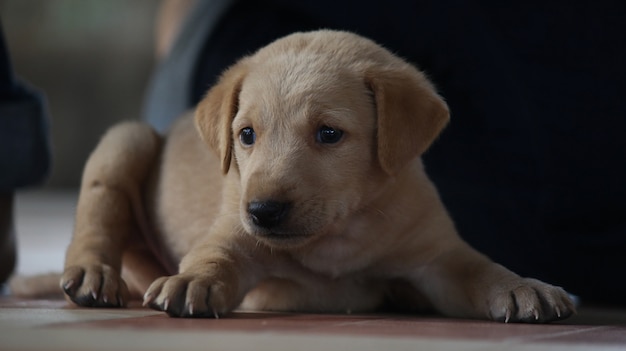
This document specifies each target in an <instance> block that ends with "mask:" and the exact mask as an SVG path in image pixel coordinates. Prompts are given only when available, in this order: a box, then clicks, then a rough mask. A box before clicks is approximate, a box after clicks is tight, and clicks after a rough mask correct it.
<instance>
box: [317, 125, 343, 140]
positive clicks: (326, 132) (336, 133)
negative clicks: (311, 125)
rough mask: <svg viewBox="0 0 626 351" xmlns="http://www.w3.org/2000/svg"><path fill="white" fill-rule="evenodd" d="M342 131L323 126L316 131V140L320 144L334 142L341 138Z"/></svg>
mask: <svg viewBox="0 0 626 351" xmlns="http://www.w3.org/2000/svg"><path fill="white" fill-rule="evenodd" d="M342 136H343V131H341V130H339V129H335V128H331V127H329V126H323V127H321V128H320V129H319V130H318V131H317V141H318V142H320V143H322V144H334V143H336V142H338V141H339V140H341V137H342Z"/></svg>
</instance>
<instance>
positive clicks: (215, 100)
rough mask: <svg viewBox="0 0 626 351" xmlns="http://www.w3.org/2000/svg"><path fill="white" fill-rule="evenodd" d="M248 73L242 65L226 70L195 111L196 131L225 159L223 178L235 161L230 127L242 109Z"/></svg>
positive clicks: (223, 160) (241, 63)
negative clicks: (241, 100)
mask: <svg viewBox="0 0 626 351" xmlns="http://www.w3.org/2000/svg"><path fill="white" fill-rule="evenodd" d="M246 73H247V69H246V66H245V64H244V63H243V62H240V63H238V64H236V65H234V66H232V67H231V68H229V69H228V70H226V71H225V72H224V73H223V74H222V76H221V77H220V79H219V81H218V83H217V84H216V85H215V86H213V88H211V89H210V90H209V92H208V93H207V95H206V96H205V97H204V99H202V101H200V103H199V104H198V106H197V107H196V113H195V121H196V128H197V129H198V131H199V132H200V137H201V138H202V140H204V141H205V142H206V143H207V144H208V145H209V146H210V147H211V148H213V150H215V151H216V152H217V154H218V156H219V157H220V158H221V159H222V172H223V173H224V174H226V173H228V170H229V168H230V163H231V159H232V149H233V140H232V131H231V125H232V122H233V119H234V118H235V115H236V114H237V111H238V108H239V92H240V91H241V84H242V82H243V79H244V77H245V75H246Z"/></svg>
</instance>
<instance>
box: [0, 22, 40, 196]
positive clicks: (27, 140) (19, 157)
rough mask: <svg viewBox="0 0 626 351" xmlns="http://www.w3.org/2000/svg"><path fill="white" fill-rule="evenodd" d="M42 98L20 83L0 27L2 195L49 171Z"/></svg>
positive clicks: (0, 163) (0, 166) (0, 176)
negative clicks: (14, 72) (14, 71)
mask: <svg viewBox="0 0 626 351" xmlns="http://www.w3.org/2000/svg"><path fill="white" fill-rule="evenodd" d="M45 112H46V111H45V103H44V98H43V95H42V94H40V93H39V92H37V91H35V90H34V89H32V88H29V87H26V86H25V84H23V83H21V82H19V81H18V80H17V79H16V78H15V76H14V74H13V69H12V66H11V62H10V58H9V53H8V50H7V48H6V46H5V43H4V36H3V35H2V30H1V28H0V193H12V192H14V191H15V190H16V189H17V188H20V187H24V186H27V185H33V184H36V183H39V182H41V181H43V179H44V178H45V176H46V175H47V174H48V171H49V168H50V150H49V145H48V124H47V119H46V113H45Z"/></svg>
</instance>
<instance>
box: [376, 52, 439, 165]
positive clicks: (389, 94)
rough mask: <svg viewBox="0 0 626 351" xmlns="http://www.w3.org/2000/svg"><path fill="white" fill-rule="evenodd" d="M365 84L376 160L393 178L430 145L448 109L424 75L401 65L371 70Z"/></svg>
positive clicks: (405, 65) (401, 63)
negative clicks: (374, 123)
mask: <svg viewBox="0 0 626 351" xmlns="http://www.w3.org/2000/svg"><path fill="white" fill-rule="evenodd" d="M398 61H401V60H399V59H398ZM365 80H366V84H368V85H369V87H370V89H371V90H372V92H373V93H374V99H375V102H376V113H377V118H378V132H377V133H378V134H377V136H378V159H379V162H380V165H381V167H382V168H383V170H384V171H385V172H387V173H388V174H395V173H396V172H397V171H398V170H399V169H400V168H402V167H403V166H405V165H406V164H407V163H408V162H409V161H410V160H412V159H414V158H416V157H418V156H420V155H421V154H422V153H424V151H426V149H428V147H429V146H430V145H431V144H432V142H433V141H434V140H435V138H436V137H437V136H438V135H439V133H440V132H441V130H442V129H443V127H444V126H445V125H446V124H447V123H448V120H449V119H450V114H449V112H448V106H447V105H446V103H445V102H444V101H443V99H442V98H441V97H440V96H439V95H438V94H437V93H436V92H435V88H434V87H433V86H432V84H431V83H430V82H429V81H428V79H427V78H426V77H425V76H424V74H423V73H422V72H420V71H418V70H417V69H416V68H415V67H413V66H412V65H410V64H408V63H406V62H404V61H401V62H394V64H392V65H386V66H384V67H374V68H371V69H370V70H368V71H367V72H366V73H365Z"/></svg>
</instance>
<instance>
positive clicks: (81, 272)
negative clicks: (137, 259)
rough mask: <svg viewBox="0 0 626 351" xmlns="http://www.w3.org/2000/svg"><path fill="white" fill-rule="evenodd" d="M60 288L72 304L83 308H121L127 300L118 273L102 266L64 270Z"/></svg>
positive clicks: (126, 294) (122, 281)
mask: <svg viewBox="0 0 626 351" xmlns="http://www.w3.org/2000/svg"><path fill="white" fill-rule="evenodd" d="M61 288H62V289H63V291H64V292H65V294H66V295H67V296H68V297H69V298H70V300H72V302H74V303H75V304H77V305H79V306H84V307H123V306H125V305H126V302H127V301H128V298H129V292H128V287H127V286H126V283H125V282H124V280H122V278H121V276H120V274H119V272H117V271H116V270H115V269H113V268H111V267H110V266H108V265H104V264H103V265H87V266H72V267H68V268H66V269H65V271H64V272H63V275H62V276H61Z"/></svg>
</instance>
